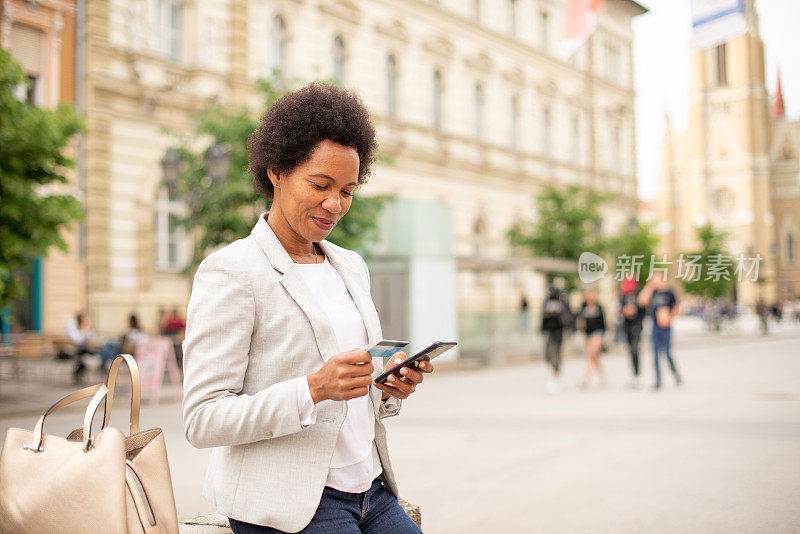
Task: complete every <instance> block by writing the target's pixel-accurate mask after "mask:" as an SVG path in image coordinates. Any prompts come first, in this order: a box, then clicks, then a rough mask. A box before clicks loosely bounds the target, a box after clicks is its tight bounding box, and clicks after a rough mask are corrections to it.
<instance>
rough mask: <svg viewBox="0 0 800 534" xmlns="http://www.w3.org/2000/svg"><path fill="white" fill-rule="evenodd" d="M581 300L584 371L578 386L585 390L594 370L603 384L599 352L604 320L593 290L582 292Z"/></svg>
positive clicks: (601, 347) (603, 378) (604, 331)
mask: <svg viewBox="0 0 800 534" xmlns="http://www.w3.org/2000/svg"><path fill="white" fill-rule="evenodd" d="M583 298H584V301H583V305H582V306H581V311H580V313H579V314H578V316H579V317H580V318H581V319H582V320H583V330H584V332H585V333H586V370H585V371H584V373H583V381H582V382H581V384H580V387H582V388H585V387H587V386H588V385H589V380H590V379H591V377H592V373H593V371H595V370H596V371H597V374H598V375H599V376H600V383H601V384H605V376H604V375H603V368H602V367H601V366H600V352H601V351H602V349H603V338H604V336H605V333H606V320H605V316H604V315H603V307H602V306H600V304H598V303H597V297H596V295H595V292H594V290H593V289H587V290H586V291H584V293H583Z"/></svg>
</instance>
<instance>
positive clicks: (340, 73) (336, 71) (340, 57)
mask: <svg viewBox="0 0 800 534" xmlns="http://www.w3.org/2000/svg"><path fill="white" fill-rule="evenodd" d="M344 68H345V65H344V41H343V40H342V38H341V36H339V35H337V36H336V37H335V38H334V39H333V78H334V79H335V80H338V81H339V82H340V83H342V84H344Z"/></svg>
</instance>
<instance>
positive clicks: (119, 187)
mask: <svg viewBox="0 0 800 534" xmlns="http://www.w3.org/2000/svg"><path fill="white" fill-rule="evenodd" d="M563 4H564V0H482V1H481V0H475V1H474V2H463V1H461V0H441V1H433V0H400V1H395V0H375V1H366V0H250V1H246V0H204V1H203V2H199V1H193V0H189V1H186V0H107V1H99V0H98V1H89V2H87V3H86V14H85V15H86V17H85V18H86V31H85V36H84V42H85V72H84V73H83V80H84V86H83V90H84V95H85V97H84V100H85V105H84V109H85V115H86V122H87V126H88V131H87V133H86V136H85V143H84V150H85V152H84V164H83V166H82V167H81V179H82V180H83V184H84V190H85V204H86V214H87V215H86V221H85V243H84V247H83V251H84V260H83V261H84V262H85V263H84V266H85V275H86V280H87V283H86V290H85V305H86V307H87V308H88V310H89V312H90V314H91V316H92V318H93V320H94V322H95V325H96V326H97V328H98V330H100V331H102V332H109V333H113V332H117V331H119V330H121V329H122V328H123V327H124V324H125V320H126V317H127V314H128V313H130V312H136V313H138V314H139V316H140V320H141V321H142V323H143V325H144V326H145V328H147V329H149V330H153V329H154V327H155V323H156V320H157V314H158V309H159V308H161V307H165V308H172V307H176V308H179V309H180V308H184V306H185V304H186V302H187V300H188V296H189V291H190V281H189V280H188V277H187V276H185V275H182V274H181V269H182V267H183V265H184V262H185V260H186V258H187V256H188V245H189V243H188V242H187V239H186V237H185V236H183V235H182V233H181V231H180V230H179V229H178V228H176V227H175V226H174V225H173V224H172V219H171V217H170V215H174V214H176V213H178V212H180V210H182V209H184V208H183V207H182V204H181V202H180V199H173V198H169V194H168V193H167V190H166V188H165V187H164V184H163V179H162V170H161V160H162V158H163V157H164V155H165V153H166V151H167V149H168V148H170V146H171V145H172V143H174V138H172V137H171V136H169V135H167V134H166V133H164V129H165V128H167V127H168V128H170V129H172V130H177V131H186V132H188V131H189V130H190V129H191V127H192V123H191V120H190V118H191V116H192V114H193V113H196V112H197V111H199V110H201V109H202V108H203V107H204V106H206V105H207V104H208V103H209V102H211V101H217V102H221V103H224V104H239V103H247V104H250V105H253V106H255V105H256V104H257V102H256V96H255V91H254V87H255V83H256V80H257V78H258V77H260V76H268V75H269V74H270V72H271V71H272V69H273V68H274V67H280V68H281V69H282V70H283V72H284V73H285V75H286V76H287V78H288V79H301V80H308V81H310V80H314V79H326V78H332V77H333V78H338V79H339V80H340V81H341V82H342V83H343V85H344V86H345V87H348V88H352V89H354V90H356V91H357V92H358V93H359V94H360V95H361V96H362V98H363V99H364V101H365V103H366V104H367V106H368V107H369V108H370V110H371V112H372V115H373V118H374V121H375V124H376V127H377V130H378V134H379V143H380V149H381V151H382V152H384V153H385V154H387V155H388V156H389V157H390V159H391V160H392V163H391V164H385V163H379V164H377V165H376V167H375V168H374V171H373V176H372V178H371V180H370V182H369V183H368V184H367V185H366V187H365V193H366V194H377V193H391V194H394V195H395V196H396V197H397V198H398V199H400V200H404V199H413V200H420V201H427V202H432V203H437V204H439V205H443V206H446V207H447V209H448V210H449V212H450V214H451V216H450V221H451V228H450V232H451V235H452V236H453V253H454V255H455V257H456V259H457V260H458V266H459V270H460V272H461V274H460V275H459V291H458V298H459V306H460V307H462V308H465V309H468V308H471V307H481V306H484V307H485V306H486V305H487V302H491V303H492V304H491V305H492V306H495V307H500V308H504V309H513V308H514V307H515V306H516V305H517V303H518V301H519V294H520V290H521V291H523V292H524V291H526V287H527V286H526V283H527V282H525V280H523V279H522V278H524V277H525V276H528V275H526V274H519V273H517V274H515V273H514V272H512V271H513V266H512V267H508V265H507V264H508V262H507V260H508V259H509V250H508V246H507V242H506V239H505V231H506V229H507V228H508V227H509V226H510V225H512V224H513V223H514V222H516V221H519V220H522V219H526V218H529V217H531V216H532V215H533V210H534V195H535V194H536V192H537V191H538V189H539V188H540V187H541V186H542V185H544V184H580V185H586V186H589V187H593V188H595V189H597V190H600V191H604V192H608V193H612V194H614V195H616V199H617V200H615V201H614V202H613V203H612V204H611V205H609V206H608V209H607V213H606V222H605V223H604V224H605V226H606V227H607V228H608V229H612V228H615V227H616V226H618V225H619V224H623V223H625V222H627V220H628V219H629V218H630V217H632V216H634V215H635V214H636V206H637V195H636V172H635V171H636V159H635V150H634V107H633V102H634V92H633V66H632V29H631V20H632V18H633V17H635V16H636V15H638V14H641V13H644V12H645V11H646V10H645V9H644V8H643V7H642V6H641V5H639V4H638V3H636V2H634V1H631V0H607V1H606V2H605V4H604V6H603V9H602V10H601V12H600V14H599V17H598V21H597V28H596V31H595V32H594V33H593V34H592V36H591V38H590V39H589V40H588V41H587V43H585V44H584V46H582V47H581V48H580V49H579V51H578V52H577V53H576V54H575V55H574V56H573V57H572V58H571V59H569V60H567V61H563V60H561V59H559V56H558V50H559V36H560V31H561V27H562V21H561V20H560V19H561V12H562V10H563ZM476 260H486V261H487V262H488V265H490V269H489V270H488V271H487V272H484V273H483V274H480V273H477V274H476V273H475V272H474V270H472V271H470V269H471V268H468V265H474V264H475V262H476ZM509 265H510V264H509ZM528 270H529V269H528ZM521 277H522V278H521ZM76 302H80V300H78V301H76ZM73 312H74V309H70V310H69V314H71V313H73Z"/></svg>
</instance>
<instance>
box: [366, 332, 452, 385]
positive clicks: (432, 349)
mask: <svg viewBox="0 0 800 534" xmlns="http://www.w3.org/2000/svg"><path fill="white" fill-rule="evenodd" d="M456 345H458V343H456V342H455V341H437V342H436V343H433V344H432V345H430V346H428V347H426V348H424V349H422V350H421V351H419V352H418V353H416V354H415V355H413V356H411V357H409V358H407V359H406V360H404V361H402V362H401V363H398V364H397V365H395V366H394V367H392V368H391V369H389V370H388V371H384V373H383V374H382V375H380V376H379V377H378V378H376V379H375V382H378V383H381V384H382V383H384V382H386V379H387V378H389V375H395V376H398V377H399V376H401V375H400V369H402V368H403V367H416V366H417V362H420V361H430V360H432V359H434V358H435V357H437V356H438V355H440V354H442V353H443V352H446V351H448V350H450V349H452V348H453V347H455V346H456Z"/></svg>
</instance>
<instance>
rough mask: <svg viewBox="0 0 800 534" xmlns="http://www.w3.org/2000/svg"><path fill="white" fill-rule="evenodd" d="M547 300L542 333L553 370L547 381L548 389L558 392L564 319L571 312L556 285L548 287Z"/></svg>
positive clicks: (545, 355)
mask: <svg viewBox="0 0 800 534" xmlns="http://www.w3.org/2000/svg"><path fill="white" fill-rule="evenodd" d="M547 291H548V295H547V300H545V301H544V305H543V306H542V328H541V330H542V334H543V335H544V336H545V345H544V357H545V360H546V361H547V363H548V364H550V367H551V368H552V370H553V376H552V378H551V379H550V380H549V381H548V382H547V391H548V392H550V393H556V392H557V391H558V389H559V384H558V376H559V373H560V372H561V342H562V340H563V339H564V328H565V326H567V325H565V324H564V319H565V317H566V316H567V315H568V314H569V310H567V309H566V305H565V303H564V301H563V299H562V298H561V292H560V291H559V290H558V289H557V288H556V287H555V286H550V287H549V288H548V290H547Z"/></svg>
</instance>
